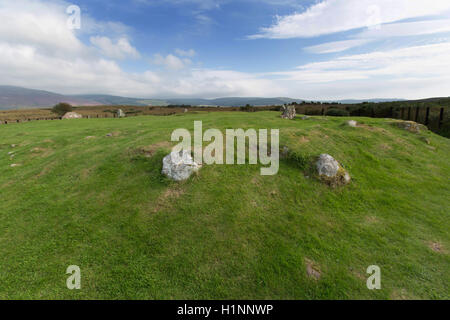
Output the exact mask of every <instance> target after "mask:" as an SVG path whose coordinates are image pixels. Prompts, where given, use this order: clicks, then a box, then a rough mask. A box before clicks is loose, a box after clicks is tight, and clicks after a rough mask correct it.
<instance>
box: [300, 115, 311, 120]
mask: <svg viewBox="0 0 450 320" xmlns="http://www.w3.org/2000/svg"><path fill="white" fill-rule="evenodd" d="M309 119H311V117H309V116H303V117H302V120H309Z"/></svg>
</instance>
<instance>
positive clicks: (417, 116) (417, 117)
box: [414, 107, 420, 122]
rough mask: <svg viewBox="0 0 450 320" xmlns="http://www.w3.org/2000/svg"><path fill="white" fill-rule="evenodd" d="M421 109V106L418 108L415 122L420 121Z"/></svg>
mask: <svg viewBox="0 0 450 320" xmlns="http://www.w3.org/2000/svg"><path fill="white" fill-rule="evenodd" d="M419 111H420V107H417V108H416V119H415V120H414V121H415V122H417V121H419Z"/></svg>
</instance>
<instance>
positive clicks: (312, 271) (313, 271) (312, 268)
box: [305, 259, 321, 280]
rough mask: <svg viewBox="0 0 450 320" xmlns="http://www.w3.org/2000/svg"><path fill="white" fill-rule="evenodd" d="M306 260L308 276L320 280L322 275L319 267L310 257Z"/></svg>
mask: <svg viewBox="0 0 450 320" xmlns="http://www.w3.org/2000/svg"><path fill="white" fill-rule="evenodd" d="M305 262H306V274H307V275H308V277H310V278H312V279H314V280H319V279H320V276H321V272H320V269H319V267H318V266H317V265H316V264H315V263H314V262H313V261H311V260H309V259H305Z"/></svg>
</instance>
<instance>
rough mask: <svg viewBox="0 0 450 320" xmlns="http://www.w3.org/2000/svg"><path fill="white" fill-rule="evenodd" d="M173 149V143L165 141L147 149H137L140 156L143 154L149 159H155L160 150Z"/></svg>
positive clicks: (146, 147)
mask: <svg viewBox="0 0 450 320" xmlns="http://www.w3.org/2000/svg"><path fill="white" fill-rule="evenodd" d="M171 147H172V143H170V142H167V141H163V142H157V143H154V144H151V145H149V146H145V147H139V148H138V149H137V151H138V153H139V154H143V155H144V156H146V157H147V158H151V157H153V156H154V155H155V154H156V153H157V152H158V151H159V150H164V149H170V148H171Z"/></svg>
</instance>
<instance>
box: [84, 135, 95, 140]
mask: <svg viewBox="0 0 450 320" xmlns="http://www.w3.org/2000/svg"><path fill="white" fill-rule="evenodd" d="M94 138H95V136H87V137H86V139H87V140H90V139H94Z"/></svg>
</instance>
